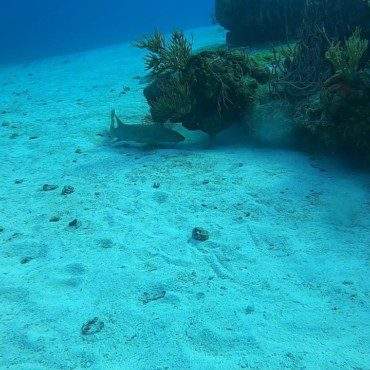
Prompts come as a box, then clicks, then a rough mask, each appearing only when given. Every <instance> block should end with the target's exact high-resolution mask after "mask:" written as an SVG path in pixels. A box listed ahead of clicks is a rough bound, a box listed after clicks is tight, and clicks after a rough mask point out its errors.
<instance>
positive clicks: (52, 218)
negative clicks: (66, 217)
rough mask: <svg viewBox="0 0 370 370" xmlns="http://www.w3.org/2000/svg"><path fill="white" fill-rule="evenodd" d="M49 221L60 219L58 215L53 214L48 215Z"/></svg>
mask: <svg viewBox="0 0 370 370" xmlns="http://www.w3.org/2000/svg"><path fill="white" fill-rule="evenodd" d="M49 221H50V222H58V221H60V216H58V215H53V216H51V217H50V219H49Z"/></svg>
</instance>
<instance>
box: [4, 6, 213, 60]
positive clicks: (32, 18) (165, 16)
mask: <svg viewBox="0 0 370 370" xmlns="http://www.w3.org/2000/svg"><path fill="white" fill-rule="evenodd" d="M0 5H1V11H0V45H1V54H0V55H1V57H0V63H4V62H9V61H14V60H25V59H33V58H40V57H44V56H48V55H58V54H64V53H69V52H73V51H79V50H84V49H90V48H95V47H99V46H104V45H109V44H112V43H117V42H121V41H124V40H131V39H133V38H136V37H138V36H139V35H141V34H143V33H146V32H150V31H152V30H153V29H155V28H160V29H161V30H164V31H169V30H171V29H173V28H177V27H178V28H185V29H187V28H192V27H196V26H200V25H207V24H209V23H210V22H211V19H212V9H213V1H211V0H201V1H197V0H190V1H186V2H178V1H172V0H161V1H150V0H136V1H128V0H91V1H88V0H79V1H75V0H65V1H56V0H33V1H28V0H1V1H0Z"/></svg>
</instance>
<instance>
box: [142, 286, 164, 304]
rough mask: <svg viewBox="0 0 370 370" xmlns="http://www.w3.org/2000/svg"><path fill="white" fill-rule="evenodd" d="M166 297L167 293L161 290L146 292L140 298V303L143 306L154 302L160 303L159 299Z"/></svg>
mask: <svg viewBox="0 0 370 370" xmlns="http://www.w3.org/2000/svg"><path fill="white" fill-rule="evenodd" d="M165 295H166V291H165V290H163V289H161V290H155V291H153V292H144V293H143V294H142V295H141V297H140V298H139V301H140V302H142V303H143V304H147V303H149V302H152V301H158V300H159V299H162V298H164V297H165Z"/></svg>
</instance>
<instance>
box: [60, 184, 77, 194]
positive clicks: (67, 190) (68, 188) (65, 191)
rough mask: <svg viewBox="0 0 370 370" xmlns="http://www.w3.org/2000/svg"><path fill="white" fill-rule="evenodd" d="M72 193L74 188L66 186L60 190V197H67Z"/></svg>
mask: <svg viewBox="0 0 370 370" xmlns="http://www.w3.org/2000/svg"><path fill="white" fill-rule="evenodd" d="M74 191H75V188H74V187H73V186H71V185H66V186H64V187H63V189H62V195H69V194H72V193H74Z"/></svg>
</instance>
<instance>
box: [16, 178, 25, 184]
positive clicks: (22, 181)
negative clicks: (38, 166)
mask: <svg viewBox="0 0 370 370" xmlns="http://www.w3.org/2000/svg"><path fill="white" fill-rule="evenodd" d="M23 183H24V179H15V180H14V184H17V185H19V184H23Z"/></svg>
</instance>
